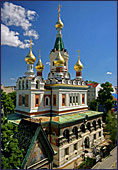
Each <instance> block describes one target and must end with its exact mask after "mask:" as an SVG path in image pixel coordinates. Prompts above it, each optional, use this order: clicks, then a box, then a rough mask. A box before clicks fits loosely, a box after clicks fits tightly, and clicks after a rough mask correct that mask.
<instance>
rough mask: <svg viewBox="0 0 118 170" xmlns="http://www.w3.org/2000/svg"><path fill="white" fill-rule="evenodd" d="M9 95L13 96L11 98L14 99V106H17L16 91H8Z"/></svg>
mask: <svg viewBox="0 0 118 170" xmlns="http://www.w3.org/2000/svg"><path fill="white" fill-rule="evenodd" d="M8 96H9V97H10V98H11V100H12V101H13V104H14V106H15V107H16V91H13V92H11V93H8Z"/></svg>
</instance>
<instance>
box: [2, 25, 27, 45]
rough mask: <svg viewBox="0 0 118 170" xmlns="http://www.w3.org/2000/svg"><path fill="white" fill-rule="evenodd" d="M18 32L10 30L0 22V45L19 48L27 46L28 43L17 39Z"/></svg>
mask: <svg viewBox="0 0 118 170" xmlns="http://www.w3.org/2000/svg"><path fill="white" fill-rule="evenodd" d="M18 35H19V33H18V32H15V31H10V30H9V28H8V27H7V26H5V25H3V24H1V45H8V46H13V47H19V48H28V47H29V43H25V44H24V43H23V42H22V41H20V40H19V37H18Z"/></svg>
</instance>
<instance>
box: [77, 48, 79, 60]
mask: <svg viewBox="0 0 118 170" xmlns="http://www.w3.org/2000/svg"><path fill="white" fill-rule="evenodd" d="M77 51H78V60H79V49H78V50H77Z"/></svg>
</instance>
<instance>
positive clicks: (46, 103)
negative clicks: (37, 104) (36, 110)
mask: <svg viewBox="0 0 118 170" xmlns="http://www.w3.org/2000/svg"><path fill="white" fill-rule="evenodd" d="M49 102H50V101H49V97H46V98H45V105H46V106H49Z"/></svg>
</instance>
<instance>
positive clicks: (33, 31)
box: [24, 29, 39, 39]
mask: <svg viewBox="0 0 118 170" xmlns="http://www.w3.org/2000/svg"><path fill="white" fill-rule="evenodd" d="M24 36H29V37H34V38H35V39H38V37H39V36H38V34H37V32H36V31H35V30H33V29H32V30H27V31H26V32H25V33H24Z"/></svg>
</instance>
